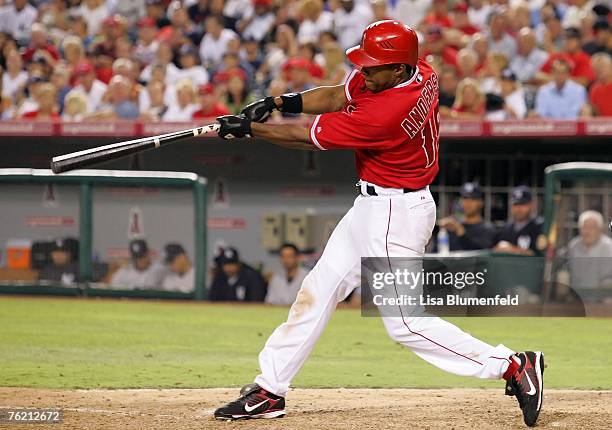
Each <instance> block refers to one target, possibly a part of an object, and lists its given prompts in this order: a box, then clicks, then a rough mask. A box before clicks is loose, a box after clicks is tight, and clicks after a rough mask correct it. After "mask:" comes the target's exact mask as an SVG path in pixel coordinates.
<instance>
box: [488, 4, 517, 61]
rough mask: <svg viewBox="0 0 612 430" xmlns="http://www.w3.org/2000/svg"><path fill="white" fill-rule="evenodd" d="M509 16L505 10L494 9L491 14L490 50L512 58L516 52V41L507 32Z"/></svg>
mask: <svg viewBox="0 0 612 430" xmlns="http://www.w3.org/2000/svg"><path fill="white" fill-rule="evenodd" d="M507 29H508V16H507V11H505V10H494V11H493V12H491V14H490V15H489V51H490V52H499V53H501V54H504V55H505V56H506V58H512V57H514V55H515V54H516V41H515V40H514V38H513V37H512V36H510V35H509V34H508V33H507Z"/></svg>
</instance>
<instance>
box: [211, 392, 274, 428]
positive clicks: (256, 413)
mask: <svg viewBox="0 0 612 430" xmlns="http://www.w3.org/2000/svg"><path fill="white" fill-rule="evenodd" d="M284 416H285V398H284V397H280V396H276V395H274V394H272V393H270V392H268V391H266V390H264V389H263V388H261V387H260V386H259V385H257V384H249V385H246V386H244V387H243V388H242V390H240V397H238V398H237V399H236V400H234V401H233V402H229V403H228V404H227V405H225V406H222V407H220V408H219V409H217V410H216V411H215V418H216V419H218V420H247V419H251V418H282V417H284Z"/></svg>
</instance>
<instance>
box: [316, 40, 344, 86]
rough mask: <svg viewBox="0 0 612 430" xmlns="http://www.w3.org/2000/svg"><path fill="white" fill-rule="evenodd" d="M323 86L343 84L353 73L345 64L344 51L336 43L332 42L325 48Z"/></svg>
mask: <svg viewBox="0 0 612 430" xmlns="http://www.w3.org/2000/svg"><path fill="white" fill-rule="evenodd" d="M323 58H324V60H325V67H324V68H323V71H324V72H323V74H324V75H323V81H322V84H323V85H338V84H342V83H344V82H345V81H346V79H347V78H348V75H349V74H350V73H351V69H350V67H349V66H347V64H346V63H345V62H344V50H343V49H342V48H341V47H340V45H339V44H338V43H336V42H330V43H327V44H325V45H324V46H323Z"/></svg>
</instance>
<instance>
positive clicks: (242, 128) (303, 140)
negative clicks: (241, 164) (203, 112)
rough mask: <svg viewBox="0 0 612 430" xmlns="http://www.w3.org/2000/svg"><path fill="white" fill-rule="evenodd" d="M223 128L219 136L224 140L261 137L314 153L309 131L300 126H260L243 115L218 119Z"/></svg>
mask: <svg viewBox="0 0 612 430" xmlns="http://www.w3.org/2000/svg"><path fill="white" fill-rule="evenodd" d="M217 121H219V124H220V125H221V128H220V129H219V136H220V137H222V138H223V139H232V138H239V137H259V138H261V139H265V140H268V141H270V142H272V143H274V144H275V145H278V146H282V147H283V148H287V149H302V150H310V151H313V150H315V149H317V148H316V146H315V145H313V144H312V143H311V142H310V134H309V129H308V128H307V127H304V126H303V125H299V124H260V123H257V122H252V121H250V120H249V119H248V118H245V117H243V116H242V115H240V116H238V115H225V116H220V117H218V118H217Z"/></svg>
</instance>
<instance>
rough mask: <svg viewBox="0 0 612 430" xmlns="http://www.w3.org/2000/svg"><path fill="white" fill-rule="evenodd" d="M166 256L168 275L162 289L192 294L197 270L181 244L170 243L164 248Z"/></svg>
mask: <svg viewBox="0 0 612 430" xmlns="http://www.w3.org/2000/svg"><path fill="white" fill-rule="evenodd" d="M164 254H165V258H164V261H165V263H166V266H167V268H168V273H167V274H166V276H165V277H164V280H163V281H162V289H163V290H165V291H178V292H181V293H191V292H192V291H193V290H194V289H195V269H194V267H193V265H192V264H191V261H189V257H188V256H187V252H186V251H185V248H183V246H182V245H181V244H179V243H169V244H167V245H166V246H165V247H164Z"/></svg>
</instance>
